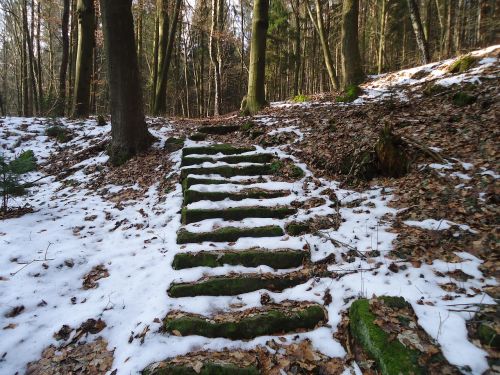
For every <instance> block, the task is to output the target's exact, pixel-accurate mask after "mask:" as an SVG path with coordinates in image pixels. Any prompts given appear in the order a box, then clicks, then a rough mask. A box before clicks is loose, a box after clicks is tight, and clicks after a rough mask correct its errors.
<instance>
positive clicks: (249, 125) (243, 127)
mask: <svg viewBox="0 0 500 375" xmlns="http://www.w3.org/2000/svg"><path fill="white" fill-rule="evenodd" d="M253 126H254V124H253V123H251V122H245V123H244V124H243V125H241V126H240V130H241V131H242V132H248V131H250V130H251V129H252V128H253Z"/></svg>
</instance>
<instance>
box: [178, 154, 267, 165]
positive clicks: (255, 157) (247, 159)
mask: <svg viewBox="0 0 500 375" xmlns="http://www.w3.org/2000/svg"><path fill="white" fill-rule="evenodd" d="M273 159H274V155H273V154H251V155H228V156H224V157H221V158H218V159H214V158H211V157H208V156H207V157H199V158H197V157H190V156H186V157H185V158H182V163H181V167H186V166H189V165H196V164H201V163H217V162H224V163H228V164H238V163H269V162H271V161H272V160H273Z"/></svg>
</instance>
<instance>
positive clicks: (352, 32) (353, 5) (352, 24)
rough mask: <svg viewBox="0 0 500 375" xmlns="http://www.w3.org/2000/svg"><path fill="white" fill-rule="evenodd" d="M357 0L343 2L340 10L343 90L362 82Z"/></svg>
mask: <svg viewBox="0 0 500 375" xmlns="http://www.w3.org/2000/svg"><path fill="white" fill-rule="evenodd" d="M358 13H359V0H344V2H343V9H342V72H343V75H344V77H343V78H344V82H343V83H344V88H345V87H347V86H349V85H358V84H360V83H361V82H362V81H363V78H364V74H363V69H362V67H361V57H360V55H359V46H358Z"/></svg>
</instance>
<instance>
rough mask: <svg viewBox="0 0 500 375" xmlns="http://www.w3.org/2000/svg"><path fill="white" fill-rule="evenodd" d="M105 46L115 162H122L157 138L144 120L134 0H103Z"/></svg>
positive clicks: (144, 148) (111, 151) (112, 148)
mask: <svg viewBox="0 0 500 375" xmlns="http://www.w3.org/2000/svg"><path fill="white" fill-rule="evenodd" d="M100 3H101V12H102V23H103V33H104V48H105V51H106V57H107V64H108V81H109V91H110V108H111V137H112V140H111V145H110V148H109V153H110V156H111V162H112V163H113V164H121V163H123V162H125V161H126V160H127V159H128V158H130V157H131V156H133V155H135V154H137V153H138V152H141V151H144V150H146V149H147V148H148V147H149V146H150V144H151V143H152V141H153V139H154V138H153V136H152V135H151V134H150V133H149V131H148V129H147V126H146V122H145V120H144V110H143V100H142V92H141V84H140V76H139V68H138V64H137V54H136V48H135V39H134V19H133V16H132V9H131V7H132V0H120V1H117V0H101V2H100Z"/></svg>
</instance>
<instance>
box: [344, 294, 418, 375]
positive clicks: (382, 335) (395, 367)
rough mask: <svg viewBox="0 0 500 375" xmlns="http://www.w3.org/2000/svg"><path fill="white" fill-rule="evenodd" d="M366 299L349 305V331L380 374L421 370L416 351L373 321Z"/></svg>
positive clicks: (412, 372)
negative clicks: (391, 336)
mask: <svg viewBox="0 0 500 375" xmlns="http://www.w3.org/2000/svg"><path fill="white" fill-rule="evenodd" d="M374 320H375V315H374V314H373V313H372V312H371V311H370V304H369V301H368V300H367V299H359V300H357V301H355V302H354V303H353V304H352V306H351V308H350V309H349V321H350V331H351V334H352V336H353V338H354V339H355V340H356V342H357V343H359V344H360V345H361V346H362V347H363V349H364V350H366V352H367V353H368V354H369V355H370V356H371V357H372V358H373V359H374V360H375V361H376V362H377V365H378V367H379V369H380V371H381V373H382V374H384V375H397V374H422V373H424V371H423V369H422V368H421V367H420V365H419V363H418V359H419V355H420V354H419V352H418V351H416V350H412V349H409V348H407V347H405V346H404V345H403V344H401V343H400V342H399V341H398V340H391V339H390V338H389V335H388V334H387V333H386V332H385V331H384V330H382V329H381V328H380V327H379V326H378V325H376V324H375V323H374Z"/></svg>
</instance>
